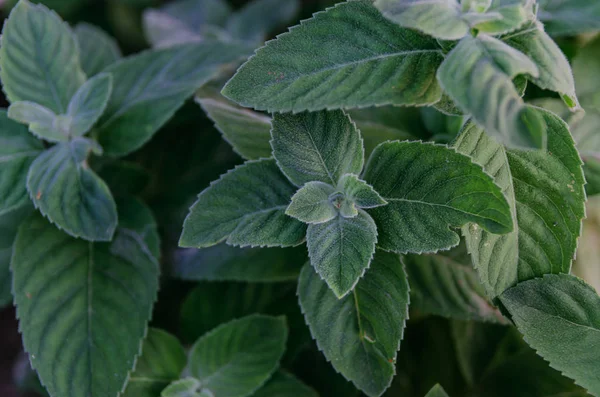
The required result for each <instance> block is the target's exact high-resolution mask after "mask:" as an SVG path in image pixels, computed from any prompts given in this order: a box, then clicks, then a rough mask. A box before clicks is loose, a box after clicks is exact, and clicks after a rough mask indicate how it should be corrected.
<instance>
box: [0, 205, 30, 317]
mask: <svg viewBox="0 0 600 397" xmlns="http://www.w3.org/2000/svg"><path fill="white" fill-rule="evenodd" d="M32 210H33V207H32V206H31V205H30V204H27V205H24V206H23V207H21V208H18V209H15V210H13V211H10V212H7V213H4V214H2V215H0V308H2V307H4V306H6V305H8V304H10V303H12V301H13V296H12V275H11V274H10V259H11V257H12V253H13V249H12V248H13V243H14V241H15V237H16V235H17V230H18V228H19V226H20V225H21V223H22V222H23V220H25V219H26V218H27V217H28V215H29V214H30V213H31V212H32Z"/></svg>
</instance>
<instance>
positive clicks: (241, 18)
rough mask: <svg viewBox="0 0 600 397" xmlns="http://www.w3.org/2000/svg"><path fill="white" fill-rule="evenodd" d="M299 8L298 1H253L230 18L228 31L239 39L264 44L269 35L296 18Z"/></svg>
mask: <svg viewBox="0 0 600 397" xmlns="http://www.w3.org/2000/svg"><path fill="white" fill-rule="evenodd" d="M299 8H300V2H299V1H298V0H287V1H281V0H253V1H250V2H248V3H247V4H246V5H245V6H244V7H243V8H241V9H240V10H239V11H237V12H235V13H234V14H233V15H232V16H231V18H229V20H228V21H227V24H226V29H227V31H228V32H229V34H231V35H232V36H233V37H236V38H238V39H241V40H245V41H249V42H251V43H256V42H262V41H264V39H265V37H266V36H267V34H268V33H270V32H271V31H273V30H274V29H277V28H279V27H281V26H283V25H284V24H285V23H286V22H288V21H290V20H291V19H292V18H294V16H296V14H297V13H298V10H299Z"/></svg>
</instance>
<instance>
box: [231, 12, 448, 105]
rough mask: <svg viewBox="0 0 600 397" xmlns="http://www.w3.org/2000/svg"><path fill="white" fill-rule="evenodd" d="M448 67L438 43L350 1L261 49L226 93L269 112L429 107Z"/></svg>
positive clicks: (303, 24)
mask: <svg viewBox="0 0 600 397" xmlns="http://www.w3.org/2000/svg"><path fill="white" fill-rule="evenodd" d="M442 60H443V58H442V54H441V51H440V48H439V47H438V45H437V43H436V42H435V40H433V39H431V38H428V37H425V36H422V35H420V34H419V33H417V32H414V31H411V30H408V29H402V28H400V27H399V26H397V25H396V24H394V23H393V22H390V21H388V20H387V19H385V17H383V15H381V13H380V12H379V11H378V10H377V9H376V8H375V7H374V6H373V5H372V3H371V1H369V0H359V1H349V2H344V3H340V4H338V5H336V6H335V7H333V8H329V9H327V10H326V11H324V12H320V13H317V14H315V15H314V17H313V18H312V19H309V20H306V21H303V22H302V23H301V24H300V25H299V26H297V27H294V28H292V29H291V30H290V32H288V33H284V34H282V35H280V36H278V38H277V39H276V40H273V41H270V42H268V43H267V45H266V46H265V47H263V48H261V49H259V50H257V52H256V55H255V56H254V57H252V58H251V59H250V60H249V61H248V62H247V63H246V64H245V65H243V66H242V67H241V68H240V69H239V70H238V72H237V74H236V75H235V76H234V77H233V78H232V79H231V80H230V81H229V82H228V83H227V85H226V86H225V88H224V89H223V94H224V95H225V96H226V97H228V98H230V99H232V100H233V101H235V102H237V103H239V104H241V105H243V106H246V107H254V108H255V109H259V110H268V111H269V112H275V111H277V112H286V111H294V112H300V111H303V110H311V111H314V110H321V109H334V108H335V109H339V108H347V107H364V106H373V105H385V104H395V105H425V104H431V103H435V102H437V101H438V100H439V99H440V96H441V90H440V87H439V85H438V84H437V82H436V80H435V78H434V74H435V70H436V69H437V68H438V66H439V65H440V63H441V62H442ZM416 68H418V70H419V73H418V74H415V73H413V71H414V70H415V69H416Z"/></svg>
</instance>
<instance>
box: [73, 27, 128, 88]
mask: <svg viewBox="0 0 600 397" xmlns="http://www.w3.org/2000/svg"><path fill="white" fill-rule="evenodd" d="M75 36H76V37H77V43H78V44H79V51H80V56H79V58H80V61H81V67H82V69H83V71H84V72H85V73H86V74H87V75H88V77H92V76H95V75H97V74H98V73H100V72H101V71H103V70H104V69H106V68H107V67H108V66H109V65H112V64H113V63H115V62H117V61H118V60H119V59H121V57H122V55H121V50H120V49H119V45H118V44H117V41H116V40H115V39H114V38H112V37H111V36H110V35H109V34H108V33H106V32H105V31H103V30H102V29H100V28H98V27H97V26H94V25H91V24H89V23H85V22H79V23H78V24H77V25H76V26H75Z"/></svg>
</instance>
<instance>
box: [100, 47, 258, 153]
mask: <svg viewBox="0 0 600 397" xmlns="http://www.w3.org/2000/svg"><path fill="white" fill-rule="evenodd" d="M246 53H247V49H246V48H245V47H241V46H240V45H237V44H234V43H220V42H214V41H211V42H204V43H197V44H186V45H181V46H177V47H174V48H169V49H164V50H148V51H145V52H142V53H139V54H136V55H133V56H131V57H128V58H124V59H123V60H121V61H119V62H117V63H115V64H113V65H111V66H109V67H108V68H107V69H105V72H107V73H110V74H111V75H112V77H113V90H112V95H111V98H110V100H109V102H108V106H107V108H106V111H105V113H104V114H103V115H102V117H101V118H100V121H99V123H98V134H99V135H98V139H99V142H100V144H101V145H102V147H103V148H104V150H105V153H106V154H108V155H110V156H122V155H125V154H128V153H130V152H132V151H134V150H136V149H138V148H140V147H141V146H142V145H143V144H144V143H146V142H147V141H148V140H149V139H150V138H151V137H152V136H153V135H154V133H155V132H156V131H158V129H160V127H162V126H163V124H164V123H166V122H167V120H169V119H170V118H171V117H172V116H173V114H174V113H175V111H176V110H177V109H179V108H180V107H181V105H183V103H184V101H185V100H186V99H187V98H189V97H190V96H192V94H193V93H194V91H195V90H197V89H198V88H200V87H201V86H202V85H203V84H204V83H206V82H207V81H208V80H210V79H211V78H213V77H215V75H216V74H218V73H219V70H220V68H221V67H223V66H225V65H227V64H229V63H232V62H235V61H237V60H238V59H240V58H241V57H244V56H245V55H246ZM149 107H151V108H152V111H151V112H149V111H148V109H149Z"/></svg>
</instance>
